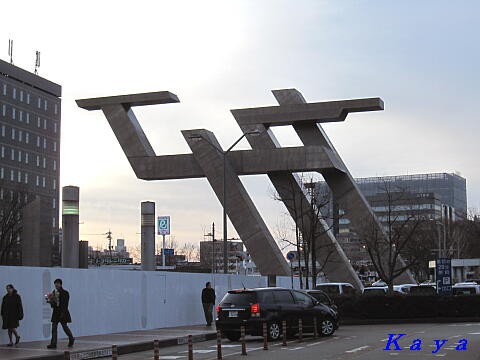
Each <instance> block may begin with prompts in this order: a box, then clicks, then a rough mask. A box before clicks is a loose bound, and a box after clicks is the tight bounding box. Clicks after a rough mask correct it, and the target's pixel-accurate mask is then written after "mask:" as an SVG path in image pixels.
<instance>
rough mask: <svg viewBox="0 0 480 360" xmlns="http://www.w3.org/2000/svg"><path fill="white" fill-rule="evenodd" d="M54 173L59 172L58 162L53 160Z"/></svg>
mask: <svg viewBox="0 0 480 360" xmlns="http://www.w3.org/2000/svg"><path fill="white" fill-rule="evenodd" d="M53 171H57V160H53Z"/></svg>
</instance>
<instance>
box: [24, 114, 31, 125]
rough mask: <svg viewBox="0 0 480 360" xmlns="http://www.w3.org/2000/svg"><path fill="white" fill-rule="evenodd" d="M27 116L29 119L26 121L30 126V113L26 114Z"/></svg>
mask: <svg viewBox="0 0 480 360" xmlns="http://www.w3.org/2000/svg"><path fill="white" fill-rule="evenodd" d="M25 116H26V118H27V119H26V120H25V122H26V123H27V124H30V113H28V112H27V113H26V114H25Z"/></svg>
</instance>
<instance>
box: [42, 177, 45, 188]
mask: <svg viewBox="0 0 480 360" xmlns="http://www.w3.org/2000/svg"><path fill="white" fill-rule="evenodd" d="M42 186H43V187H45V176H44V177H43V178H42Z"/></svg>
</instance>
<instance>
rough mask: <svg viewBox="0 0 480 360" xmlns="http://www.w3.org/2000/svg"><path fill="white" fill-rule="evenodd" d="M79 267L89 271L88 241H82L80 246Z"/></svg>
mask: <svg viewBox="0 0 480 360" xmlns="http://www.w3.org/2000/svg"><path fill="white" fill-rule="evenodd" d="M78 267H79V268H80V269H88V241H80V242H79V244H78Z"/></svg>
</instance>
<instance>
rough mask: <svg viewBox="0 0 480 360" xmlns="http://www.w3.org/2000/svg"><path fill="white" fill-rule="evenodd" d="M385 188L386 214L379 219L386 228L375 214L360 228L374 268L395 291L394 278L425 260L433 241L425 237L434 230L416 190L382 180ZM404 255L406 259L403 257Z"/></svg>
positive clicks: (390, 290) (384, 202)
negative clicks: (428, 241)
mask: <svg viewBox="0 0 480 360" xmlns="http://www.w3.org/2000/svg"><path fill="white" fill-rule="evenodd" d="M382 190H383V195H382V199H381V200H380V201H381V203H382V204H383V207H384V211H383V212H382V214H384V215H380V216H381V218H379V219H378V220H379V221H380V222H381V223H382V225H383V228H384V229H382V228H380V227H379V226H378V225H377V223H376V221H377V219H376V218H375V217H374V216H375V215H373V216H369V217H368V218H366V219H365V221H364V226H363V227H362V228H360V229H357V231H358V233H359V235H360V237H361V238H362V239H363V240H364V242H365V245H366V249H367V251H368V254H369V255H370V258H371V260H372V263H373V266H374V268H375V270H376V271H377V273H378V275H379V276H380V278H381V279H382V280H383V281H385V283H386V284H387V285H388V289H389V292H393V282H394V280H395V279H396V278H397V277H399V276H400V275H401V274H403V273H404V272H406V271H407V270H409V269H411V268H412V267H414V266H416V265H418V264H419V263H420V262H422V261H424V260H425V254H426V253H427V254H428V253H429V252H430V251H431V246H430V244H429V243H427V242H425V241H424V240H425V236H426V234H429V233H431V232H430V231H429V228H430V227H431V221H429V219H428V218H426V217H425V216H424V214H423V212H422V210H421V209H420V207H419V206H418V199H417V198H416V196H415V194H411V193H408V192H406V191H404V190H402V189H392V188H391V187H390V185H389V184H388V183H384V184H383V186H382ZM405 204H409V205H405ZM372 205H374V204H372ZM399 207H400V209H402V211H401V212H399V210H398V209H399ZM382 230H383V231H382ZM427 256H428V255H427ZM402 257H403V258H404V260H405V261H402V260H401V258H402Z"/></svg>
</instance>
